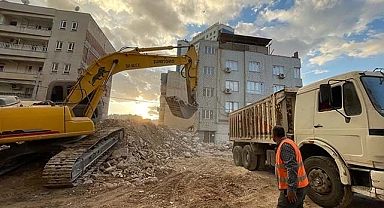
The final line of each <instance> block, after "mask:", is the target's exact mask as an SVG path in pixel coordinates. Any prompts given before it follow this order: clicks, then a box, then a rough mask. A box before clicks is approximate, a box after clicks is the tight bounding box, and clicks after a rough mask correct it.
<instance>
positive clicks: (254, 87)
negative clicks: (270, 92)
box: [247, 81, 264, 95]
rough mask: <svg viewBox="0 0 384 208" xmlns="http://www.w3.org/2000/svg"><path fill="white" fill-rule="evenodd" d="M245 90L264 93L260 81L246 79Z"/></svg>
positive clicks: (251, 92)
mask: <svg viewBox="0 0 384 208" xmlns="http://www.w3.org/2000/svg"><path fill="white" fill-rule="evenodd" d="M247 92H248V93H249V94H258V95H262V94H264V85H263V83H261V82H252V81H247Z"/></svg>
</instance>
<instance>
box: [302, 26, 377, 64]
mask: <svg viewBox="0 0 384 208" xmlns="http://www.w3.org/2000/svg"><path fill="white" fill-rule="evenodd" d="M383 45H384V34H376V35H370V38H369V40H367V41H363V42H356V41H353V40H352V41H346V40H343V39H342V38H336V37H332V38H329V39H328V40H327V42H326V43H324V44H322V45H320V46H319V48H318V52H320V54H321V55H319V56H316V57H314V58H310V59H309V62H310V63H311V64H317V65H323V64H325V63H326V62H327V61H330V60H334V59H335V58H337V57H341V56H343V55H347V56H352V57H357V58H366V57H370V56H374V55H378V54H384V51H383V49H382V46H383Z"/></svg>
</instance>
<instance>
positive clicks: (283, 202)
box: [277, 187, 307, 208]
mask: <svg viewBox="0 0 384 208" xmlns="http://www.w3.org/2000/svg"><path fill="white" fill-rule="evenodd" d="M306 194H307V189H306V187H305V188H299V189H297V190H296V196H297V201H296V203H289V201H288V198H287V197H286V196H287V190H280V196H279V200H278V203H277V208H302V207H303V201H304V198H305V195H306Z"/></svg>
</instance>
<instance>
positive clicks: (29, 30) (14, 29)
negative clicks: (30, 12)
mask: <svg viewBox="0 0 384 208" xmlns="http://www.w3.org/2000/svg"><path fill="white" fill-rule="evenodd" d="M0 31H2V32H9V33H19V34H26V35H33V36H42V37H50V36H51V34H52V32H51V30H49V29H48V28H42V29H39V28H35V27H23V26H22V27H20V26H13V25H4V24H0Z"/></svg>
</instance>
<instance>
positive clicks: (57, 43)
mask: <svg viewBox="0 0 384 208" xmlns="http://www.w3.org/2000/svg"><path fill="white" fill-rule="evenodd" d="M62 48H63V41H57V42H56V50H61V49H62Z"/></svg>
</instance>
